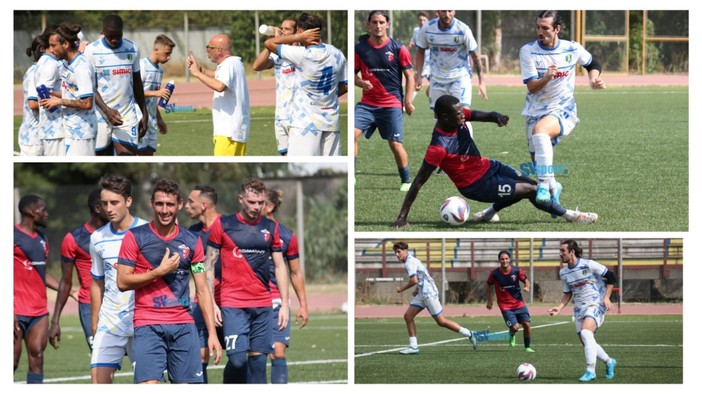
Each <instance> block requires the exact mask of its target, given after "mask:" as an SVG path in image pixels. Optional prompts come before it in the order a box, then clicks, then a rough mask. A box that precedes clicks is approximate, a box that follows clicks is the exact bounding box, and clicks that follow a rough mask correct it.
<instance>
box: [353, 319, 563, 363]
mask: <svg viewBox="0 0 702 394" xmlns="http://www.w3.org/2000/svg"><path fill="white" fill-rule="evenodd" d="M566 323H570V321H562V322H556V323H549V324H544V325H541V326H532V327H531V328H532V329H535V328H545V327H551V326H559V325H561V324H566ZM507 331H508V330H504V331H499V332H496V333H495V334H502V333H504V332H507ZM467 339H468V338H466V337H461V338H454V339H447V340H445V341H438V342H431V343H427V344H422V346H436V345H441V344H444V343H451V342H456V341H463V340H467ZM404 348H405V347H400V348H397V347H396V348H392V349H388V350H379V351H377V352H370V353H361V354H356V355H355V357H356V358H358V357H366V356H373V355H375V354H382V353H395V352H399V351H400V350H402V349H404Z"/></svg>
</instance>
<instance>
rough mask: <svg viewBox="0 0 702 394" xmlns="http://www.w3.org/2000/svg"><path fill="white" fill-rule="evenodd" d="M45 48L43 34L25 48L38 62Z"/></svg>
mask: <svg viewBox="0 0 702 394" xmlns="http://www.w3.org/2000/svg"><path fill="white" fill-rule="evenodd" d="M44 49H46V47H45V46H44V40H42V38H41V35H38V36H36V37H34V39H32V45H30V46H29V47H28V48H27V49H26V50H25V53H26V54H27V56H29V57H31V58H32V59H34V61H35V62H36V61H38V60H39V58H40V57H41V55H42V54H44Z"/></svg>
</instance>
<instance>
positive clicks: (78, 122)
mask: <svg viewBox="0 0 702 394" xmlns="http://www.w3.org/2000/svg"><path fill="white" fill-rule="evenodd" d="M80 30H81V27H80V25H66V24H60V25H58V26H57V27H56V30H55V31H54V33H53V34H52V35H51V36H50V37H49V46H50V47H51V50H52V51H53V53H54V55H55V56H56V58H57V59H59V60H63V62H61V96H60V97H51V98H49V99H43V100H39V104H40V105H41V106H42V107H44V108H45V109H47V110H51V109H54V108H58V107H61V112H62V113H63V128H64V132H65V134H64V135H65V146H66V152H65V155H66V156H95V137H96V136H97V116H96V115H95V111H94V110H93V101H94V98H93V97H94V95H95V80H94V74H95V70H94V69H93V66H92V65H91V64H90V61H89V60H88V59H87V58H86V57H85V56H83V54H82V53H81V52H79V51H78V43H79V40H78V33H79V32H80Z"/></svg>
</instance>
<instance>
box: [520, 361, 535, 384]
mask: <svg viewBox="0 0 702 394" xmlns="http://www.w3.org/2000/svg"><path fill="white" fill-rule="evenodd" d="M517 378H518V379H519V380H524V381H526V380H534V379H536V368H534V366H533V365H531V364H529V363H523V364H521V365H520V366H519V368H517Z"/></svg>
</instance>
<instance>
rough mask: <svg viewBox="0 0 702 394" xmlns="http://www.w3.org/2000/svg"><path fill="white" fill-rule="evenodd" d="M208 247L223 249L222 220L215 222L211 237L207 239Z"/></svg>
mask: <svg viewBox="0 0 702 394" xmlns="http://www.w3.org/2000/svg"><path fill="white" fill-rule="evenodd" d="M207 246H211V247H213V248H215V249H220V248H221V247H222V220H221V219H220V220H215V222H214V223H213V224H212V229H211V230H210V235H209V236H208V238H207Z"/></svg>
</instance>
